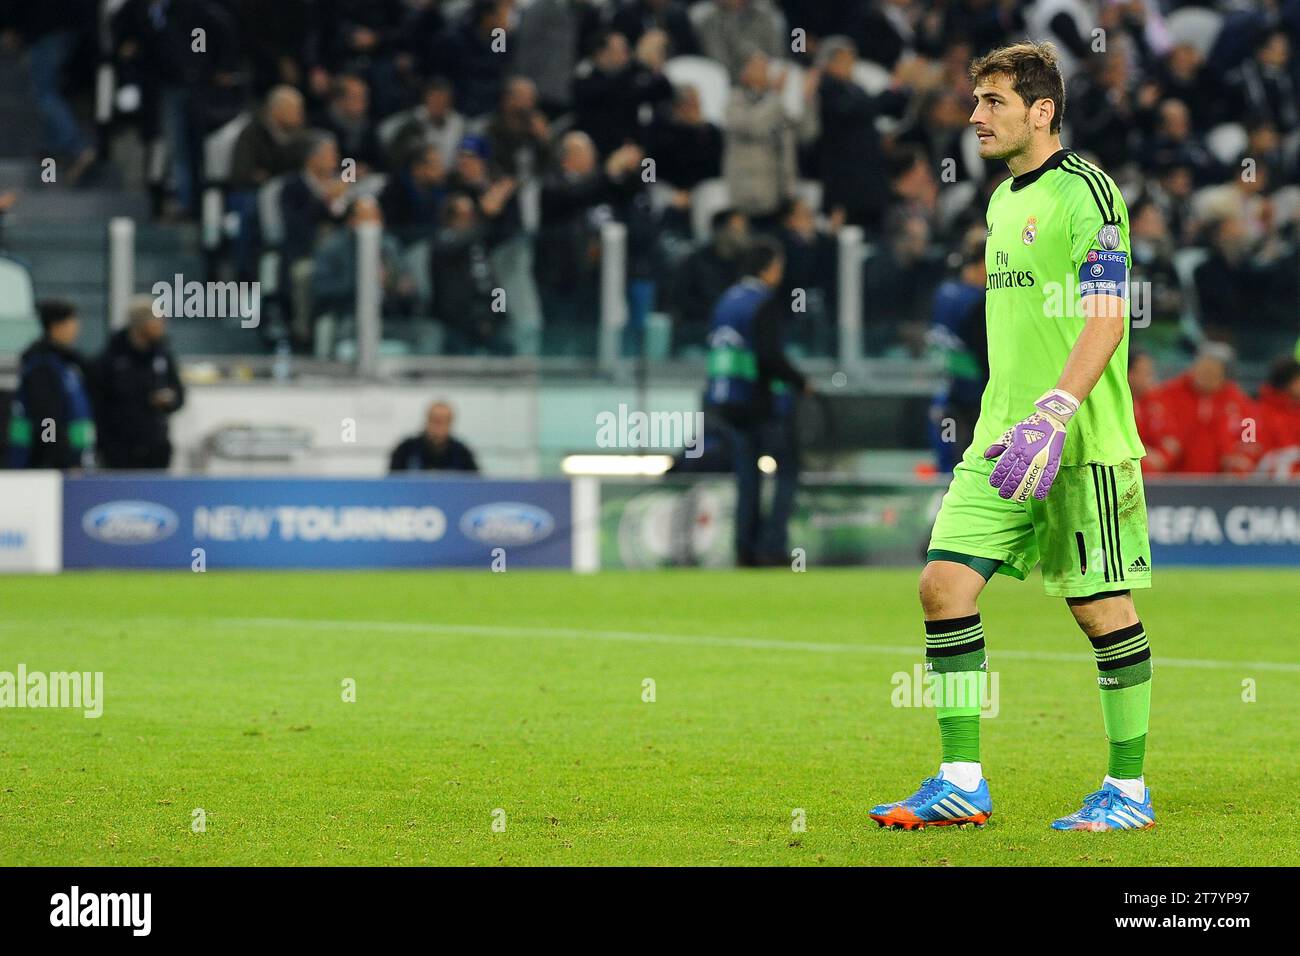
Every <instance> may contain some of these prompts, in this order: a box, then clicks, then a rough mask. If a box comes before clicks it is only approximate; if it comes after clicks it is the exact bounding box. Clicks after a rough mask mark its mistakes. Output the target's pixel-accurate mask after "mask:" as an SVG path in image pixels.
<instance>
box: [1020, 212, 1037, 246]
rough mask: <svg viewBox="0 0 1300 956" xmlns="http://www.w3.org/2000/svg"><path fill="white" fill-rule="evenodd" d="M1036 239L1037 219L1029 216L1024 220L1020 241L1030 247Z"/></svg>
mask: <svg viewBox="0 0 1300 956" xmlns="http://www.w3.org/2000/svg"><path fill="white" fill-rule="evenodd" d="M1037 238H1038V217H1037V216H1030V217H1029V218H1028V219H1026V220H1025V228H1024V229H1022V230H1021V231H1020V241H1021V242H1023V243H1024V244H1025V245H1030V244H1031V243H1032V242H1033V241H1034V240H1035V239H1037Z"/></svg>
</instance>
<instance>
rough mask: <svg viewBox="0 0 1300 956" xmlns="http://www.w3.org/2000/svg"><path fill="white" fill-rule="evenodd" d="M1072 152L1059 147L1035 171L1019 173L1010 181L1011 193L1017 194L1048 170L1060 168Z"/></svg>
mask: <svg viewBox="0 0 1300 956" xmlns="http://www.w3.org/2000/svg"><path fill="white" fill-rule="evenodd" d="M1072 152H1074V150H1072V149H1068V148H1066V147H1064V146H1063V147H1061V148H1060V149H1058V150H1057V151H1056V152H1054V153H1053V154H1052V155H1051V156H1048V157H1047V159H1046V160H1044V161H1043V165H1041V166H1039V167H1038V168H1037V169H1031V170H1030V171H1029V172H1027V173H1021V174H1020V175H1019V176H1016V177H1015V178H1013V179H1012V180H1011V191H1012V192H1013V193H1014V192H1019V191H1020V190H1021V189H1024V188H1025V187H1026V186H1028V185H1029V184H1030V183H1032V182H1036V181H1037V180H1038V177H1039V176H1041V175H1043V173H1045V172H1047V171H1048V170H1049V169H1055V168H1056V167H1057V166H1060V165H1061V163H1063V162H1065V157H1067V156H1069V155H1070V153H1072Z"/></svg>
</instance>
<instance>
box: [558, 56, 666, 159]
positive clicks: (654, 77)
mask: <svg viewBox="0 0 1300 956" xmlns="http://www.w3.org/2000/svg"><path fill="white" fill-rule="evenodd" d="M648 36H651V34H646V36H643V37H642V38H641V43H640V44H638V47H637V50H638V52H640V53H645V52H647V51H651V50H653V47H654V44H653V43H649V44H647V43H646V37H648ZM672 97H673V87H672V84H671V83H669V82H668V78H667V77H666V76H664V75H663V72H662V64H655V63H654V62H653V60H652V61H651V62H650V63H646V62H643V61H642V60H640V59H635V60H634V59H633V58H632V55H631V52H630V51H629V50H628V45H627V40H626V38H624V36H623V34H621V33H614V32H611V31H607V32H605V33H603V34H601V35H600V36H599V37H598V38H597V40H596V47H595V49H594V50H593V52H592V54H591V58H590V59H589V60H585V61H583V62H582V63H580V64H578V68H577V73H576V75H575V77H574V80H573V105H574V110H575V113H576V119H575V122H574V126H575V127H576V128H577V129H579V130H581V131H582V132H584V133H586V134H587V135H588V136H590V137H591V139H592V142H594V143H595V144H596V149H597V150H598V151H599V152H600V154H601V155H607V154H609V153H611V152H613V151H614V150H616V149H618V148H619V147H621V146H623V145H624V144H625V143H628V142H639V141H640V140H641V138H642V131H641V120H640V115H641V107H642V106H646V105H648V106H652V107H653V106H658V105H659V104H661V103H666V102H668V101H670V100H671V99H672Z"/></svg>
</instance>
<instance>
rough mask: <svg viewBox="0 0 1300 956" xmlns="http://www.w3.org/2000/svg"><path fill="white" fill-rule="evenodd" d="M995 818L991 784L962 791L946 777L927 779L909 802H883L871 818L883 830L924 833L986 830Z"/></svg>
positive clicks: (871, 814) (872, 812) (873, 810)
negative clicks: (969, 826) (969, 825)
mask: <svg viewBox="0 0 1300 956" xmlns="http://www.w3.org/2000/svg"><path fill="white" fill-rule="evenodd" d="M992 815H993V800H992V798H991V797H990V796H989V785H988V781H986V780H981V781H980V785H979V786H978V787H976V788H975V789H974V790H962V789H960V788H958V787H955V786H953V784H952V783H950V782H949V781H947V780H944V779H943V778H942V777H926V778H925V779H924V780H922V781H921V789H919V790H917V791H916V793H914V794H912V795H911V796H910V797H908V798H907V799H906V800H899V801H898V802H897V803H882V804H880V805H879V806H875V807H872V808H871V813H870V816H871V819H873V820H875V821H876V822H877V823H879V824H880V825H881V826H882V827H902V828H903V829H904V830H923V829H925V828H926V827H947V826H954V825H956V826H964V825H965V824H967V823H973V824H975V826H977V827H982V826H983V825H984V824H985V823H987V822H988V819H989V817H991V816H992Z"/></svg>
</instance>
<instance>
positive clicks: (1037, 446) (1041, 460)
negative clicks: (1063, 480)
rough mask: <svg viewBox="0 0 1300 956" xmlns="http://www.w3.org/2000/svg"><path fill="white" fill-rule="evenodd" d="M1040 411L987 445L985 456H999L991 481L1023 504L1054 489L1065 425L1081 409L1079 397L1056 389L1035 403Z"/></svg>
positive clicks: (1000, 492) (999, 493) (990, 477)
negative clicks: (1031, 497)
mask: <svg viewBox="0 0 1300 956" xmlns="http://www.w3.org/2000/svg"><path fill="white" fill-rule="evenodd" d="M1034 408H1036V409H1038V411H1036V412H1034V414H1032V415H1030V416H1029V417H1028V418H1026V419H1025V420H1024V421H1022V422H1018V423H1016V424H1015V425H1012V426H1011V427H1010V428H1008V429H1007V430H1006V431H1005V432H1003V433H1002V437H1001V438H999V439H998V440H997V441H996V442H994V443H993V444H992V445H990V446H989V447H988V449H987V450H985V452H984V457H985V458H997V459H998V463H997V465H996V466H995V467H994V469H993V474H991V475H989V484H990V485H992V486H993V487H994V488H996V489H998V495H1000V496H1001V497H1003V498H1014V499H1015V500H1016V501H1018V502H1020V503H1022V504H1023V503H1024V502H1026V501H1028V500H1029V496H1030V495H1033V496H1034V497H1035V498H1037V499H1038V500H1039V501H1042V500H1043V499H1044V498H1046V497H1047V493H1048V492H1049V491H1051V490H1052V482H1053V481H1055V480H1056V473H1057V471H1059V470H1060V467H1061V452H1062V451H1063V450H1064V449H1065V426H1066V425H1068V424H1069V422H1070V419H1071V418H1073V417H1074V413H1075V412H1077V411H1078V410H1079V400H1078V399H1077V398H1075V397H1074V396H1073V395H1071V394H1070V393H1069V392H1066V391H1063V390H1061V389H1059V388H1054V389H1052V390H1051V391H1050V392H1048V393H1047V394H1046V395H1044V396H1043V397H1042V398H1040V399H1039V400H1038V401H1036V402H1034Z"/></svg>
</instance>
